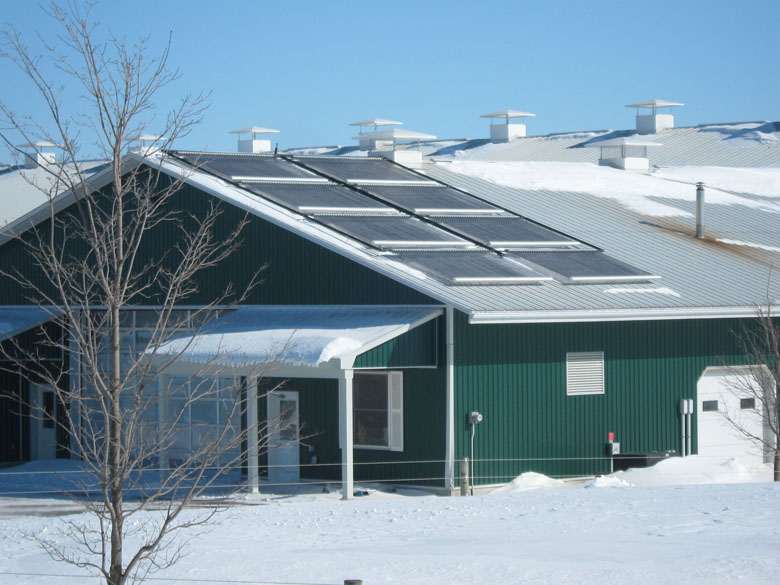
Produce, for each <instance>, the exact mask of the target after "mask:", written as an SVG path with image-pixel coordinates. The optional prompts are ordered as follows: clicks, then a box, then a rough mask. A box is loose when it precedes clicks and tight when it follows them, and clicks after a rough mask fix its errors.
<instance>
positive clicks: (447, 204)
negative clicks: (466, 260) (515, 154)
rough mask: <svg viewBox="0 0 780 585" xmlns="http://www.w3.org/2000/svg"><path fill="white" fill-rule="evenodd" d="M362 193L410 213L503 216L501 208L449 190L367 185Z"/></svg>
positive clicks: (447, 188) (446, 188) (448, 188)
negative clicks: (491, 214) (369, 194)
mask: <svg viewBox="0 0 780 585" xmlns="http://www.w3.org/2000/svg"><path fill="white" fill-rule="evenodd" d="M361 188H362V189H364V190H366V191H368V192H369V193H371V194H372V195H376V196H377V197H380V198H382V199H384V200H385V201H389V202H390V203H393V204H395V205H398V206H399V207H402V208H404V209H406V210H408V211H412V212H414V213H417V214H420V215H425V214H430V213H502V212H503V211H502V210H501V209H499V208H498V207H495V206H493V205H490V204H488V203H485V202H484V201H480V200H479V199H477V198H476V197H472V196H470V195H467V194H465V193H461V192H460V191H456V190H455V189H451V188H450V187H443V186H433V187H425V186H410V185H364V186H362V187H361Z"/></svg>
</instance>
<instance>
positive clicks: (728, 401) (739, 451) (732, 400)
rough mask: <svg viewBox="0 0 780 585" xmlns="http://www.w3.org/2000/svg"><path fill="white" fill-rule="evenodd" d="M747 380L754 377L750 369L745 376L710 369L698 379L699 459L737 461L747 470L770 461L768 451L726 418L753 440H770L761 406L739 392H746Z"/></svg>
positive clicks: (733, 371)
mask: <svg viewBox="0 0 780 585" xmlns="http://www.w3.org/2000/svg"><path fill="white" fill-rule="evenodd" d="M745 376H751V374H750V373H749V371H748V370H747V369H745V370H744V373H743V372H742V371H735V370H733V369H725V368H708V369H707V370H706V371H705V372H704V375H703V376H702V377H701V378H699V383H698V386H697V405H696V416H697V422H698V443H699V455H703V456H706V457H719V458H724V459H725V458H732V457H736V458H737V459H738V460H739V462H740V463H742V464H743V465H745V466H746V467H757V466H760V465H761V464H762V463H764V462H765V461H767V460H768V459H767V458H768V457H769V455H770V453H769V450H768V449H764V448H762V447H761V446H760V445H758V444H757V442H756V441H754V440H751V439H749V438H748V437H746V436H745V434H743V433H741V432H739V431H738V430H737V429H736V428H735V426H734V425H733V424H731V423H730V422H729V421H728V420H727V419H726V417H725V416H724V414H725V413H727V414H728V416H729V417H730V418H731V419H733V420H734V421H736V422H737V423H738V425H739V426H740V427H741V428H743V429H744V430H745V431H746V432H748V433H750V434H752V435H754V436H757V437H764V439H765V440H767V439H769V437H770V436H771V434H770V433H768V428H767V425H766V424H765V421H764V416H763V412H762V407H761V402H760V401H759V400H756V399H755V398H754V397H752V396H749V395H748V394H747V393H746V392H744V391H743V392H740V387H743V388H744V383H745V380H746V378H745ZM750 379H751V380H752V379H753V378H752V377H751V378H750ZM756 383H757V382H756Z"/></svg>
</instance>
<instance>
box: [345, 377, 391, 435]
mask: <svg viewBox="0 0 780 585" xmlns="http://www.w3.org/2000/svg"><path fill="white" fill-rule="evenodd" d="M352 399H353V413H354V437H353V440H354V444H355V447H362V448H366V449H389V450H390V451H403V450H404V443H403V432H404V430H403V429H404V425H403V374H402V373H401V372H377V373H365V372H363V373H360V374H355V377H354V378H353V381H352Z"/></svg>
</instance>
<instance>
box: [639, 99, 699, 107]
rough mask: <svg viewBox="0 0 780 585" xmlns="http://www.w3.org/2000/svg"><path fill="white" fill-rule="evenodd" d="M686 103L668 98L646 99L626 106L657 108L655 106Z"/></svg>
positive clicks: (674, 105)
mask: <svg viewBox="0 0 780 585" xmlns="http://www.w3.org/2000/svg"><path fill="white" fill-rule="evenodd" d="M684 105H685V104H681V103H680V102H670V101H668V100H659V99H652V100H646V101H644V102H637V103H635V104H626V107H627V108H648V109H649V108H652V109H655V108H676V107H679V106H684Z"/></svg>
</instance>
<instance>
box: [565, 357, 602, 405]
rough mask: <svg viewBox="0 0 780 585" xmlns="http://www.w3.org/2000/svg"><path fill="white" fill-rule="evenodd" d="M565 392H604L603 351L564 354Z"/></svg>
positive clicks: (575, 393) (572, 393)
mask: <svg viewBox="0 0 780 585" xmlns="http://www.w3.org/2000/svg"><path fill="white" fill-rule="evenodd" d="M566 394H570V395H577V394H604V352H603V351H592V352H578V353H567V354H566Z"/></svg>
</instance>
